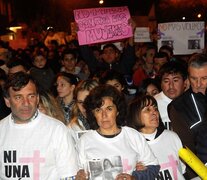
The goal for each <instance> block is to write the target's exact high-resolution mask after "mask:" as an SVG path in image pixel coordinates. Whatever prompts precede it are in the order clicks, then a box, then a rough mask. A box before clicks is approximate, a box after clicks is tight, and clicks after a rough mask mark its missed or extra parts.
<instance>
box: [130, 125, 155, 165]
mask: <svg viewBox="0 0 207 180" xmlns="http://www.w3.org/2000/svg"><path fill="white" fill-rule="evenodd" d="M128 136H130V137H129V139H130V143H131V146H132V148H133V149H134V150H135V151H136V152H137V153H138V155H139V156H138V159H137V161H138V162H142V163H143V164H144V165H145V166H148V165H158V164H159V163H158V160H157V158H156V157H155V155H154V153H153V152H152V150H151V148H150V146H149V145H148V143H147V141H146V140H145V138H144V137H143V136H142V135H141V134H140V133H139V132H138V131H137V130H135V129H132V130H131V132H130V133H129V134H128Z"/></svg>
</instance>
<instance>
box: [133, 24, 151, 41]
mask: <svg viewBox="0 0 207 180" xmlns="http://www.w3.org/2000/svg"><path fill="white" fill-rule="evenodd" d="M134 42H151V39H150V32H149V27H137V28H136V29H135V32H134Z"/></svg>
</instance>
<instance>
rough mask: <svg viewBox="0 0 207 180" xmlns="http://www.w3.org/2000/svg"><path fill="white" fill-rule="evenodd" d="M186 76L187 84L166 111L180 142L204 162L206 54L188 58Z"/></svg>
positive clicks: (206, 101)
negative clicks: (185, 88)
mask: <svg viewBox="0 0 207 180" xmlns="http://www.w3.org/2000/svg"><path fill="white" fill-rule="evenodd" d="M188 78H189V82H190V88H189V89H188V90H187V91H186V92H185V93H184V94H183V95H181V96H180V97H178V98H176V99H175V100H173V101H172V102H171V103H170V104H169V105H168V115H169V118H170V120H171V123H172V128H173V130H174V131H175V132H176V133H177V134H178V135H179V137H180V139H181V140H182V142H183V145H184V146H187V147H188V148H190V149H191V150H192V151H193V152H194V153H195V154H196V155H197V156H198V157H199V158H200V159H201V161H203V162H204V163H207V150H206V149H207V139H205V138H206V137H207V117H206V115H207V114H206V112H207V97H206V89H207V54H195V55H193V56H192V57H191V58H190V60H189V63H188Z"/></svg>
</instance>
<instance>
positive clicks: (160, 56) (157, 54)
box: [154, 52, 170, 61]
mask: <svg viewBox="0 0 207 180" xmlns="http://www.w3.org/2000/svg"><path fill="white" fill-rule="evenodd" d="M154 58H167V61H169V60H170V58H169V56H168V54H167V53H166V52H158V53H156V54H155V57H154Z"/></svg>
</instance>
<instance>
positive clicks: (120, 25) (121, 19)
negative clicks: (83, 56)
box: [74, 6, 133, 45]
mask: <svg viewBox="0 0 207 180" xmlns="http://www.w3.org/2000/svg"><path fill="white" fill-rule="evenodd" d="M74 17H75V21H76V22H77V24H78V28H79V31H78V41H79V44H80V45H84V44H94V43H100V42H106V41H113V40H119V39H124V38H128V37H132V36H133V34H132V27H131V26H130V25H129V23H128V20H129V19H130V14H129V10H128V8H127V7H126V6H125V7H113V8H91V9H78V10H74Z"/></svg>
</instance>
